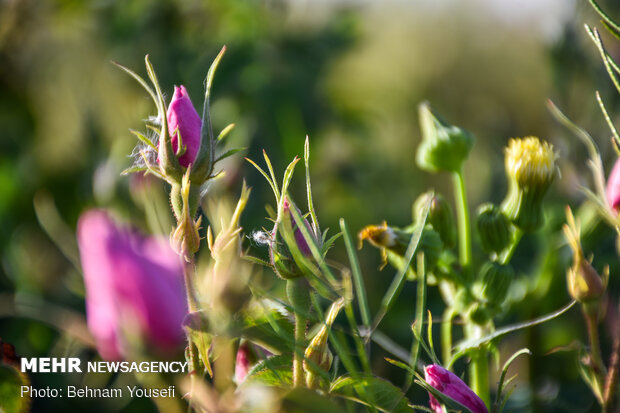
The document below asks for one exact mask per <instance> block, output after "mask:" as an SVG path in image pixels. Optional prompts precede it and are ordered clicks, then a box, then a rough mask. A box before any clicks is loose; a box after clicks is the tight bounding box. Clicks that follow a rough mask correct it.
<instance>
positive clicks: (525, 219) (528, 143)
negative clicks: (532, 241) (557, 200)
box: [502, 136, 557, 231]
mask: <svg viewBox="0 0 620 413" xmlns="http://www.w3.org/2000/svg"><path fill="white" fill-rule="evenodd" d="M556 157H557V156H556V154H555V152H554V151H553V146H552V145H551V144H550V143H548V142H545V141H541V140H540V139H538V138H536V137H533V136H529V137H526V138H521V139H511V140H510V141H509V142H508V147H507V148H506V157H505V168H506V175H507V177H508V194H507V195H506V198H505V199H504V202H503V203H502V210H503V211H504V213H505V214H506V215H507V216H508V218H509V219H510V220H511V221H512V222H513V223H514V224H515V225H516V226H517V227H519V228H520V229H522V230H523V231H534V230H536V229H538V228H539V227H540V226H541V225H542V224H543V222H544V216H543V208H542V207H543V202H542V201H543V198H544V196H545V193H546V192H547V189H549V186H550V185H551V183H552V182H553V179H554V178H555V175H556V173H557V172H556V169H557V167H556V165H555V159H556Z"/></svg>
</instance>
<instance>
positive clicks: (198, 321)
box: [183, 311, 213, 376]
mask: <svg viewBox="0 0 620 413" xmlns="http://www.w3.org/2000/svg"><path fill="white" fill-rule="evenodd" d="M207 326H208V321H207V320H206V319H205V313H204V311H195V312H192V313H189V314H187V315H186V316H185V320H183V328H184V329H185V332H186V333H187V335H188V336H189V338H190V342H191V343H193V344H194V346H196V349H197V350H198V356H199V357H200V359H201V360H202V363H203V365H204V368H205V370H206V371H207V372H208V373H209V375H210V376H213V371H212V369H211V361H210V360H209V350H210V348H211V341H212V337H211V334H210V333H209V332H208V329H207Z"/></svg>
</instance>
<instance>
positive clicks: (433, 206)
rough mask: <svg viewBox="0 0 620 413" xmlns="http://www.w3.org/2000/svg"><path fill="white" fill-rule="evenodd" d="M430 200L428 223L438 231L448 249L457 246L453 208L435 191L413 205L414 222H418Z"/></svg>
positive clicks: (424, 194)
mask: <svg viewBox="0 0 620 413" xmlns="http://www.w3.org/2000/svg"><path fill="white" fill-rule="evenodd" d="M429 200H430V209H429V210H428V217H427V219H426V222H427V223H428V224H431V226H432V227H433V229H434V230H435V231H437V233H438V234H439V236H440V237H441V241H442V242H443V244H444V246H445V247H446V248H452V247H454V246H455V245H456V226H455V225H454V218H453V215H452V207H451V206H450V204H449V203H448V201H446V198H444V197H443V196H442V195H441V194H436V193H434V192H433V191H429V192H425V193H423V194H422V195H420V196H419V197H418V199H416V201H415V203H414V204H413V211H412V212H413V220H414V221H415V222H418V221H419V220H420V219H421V217H420V215H421V214H422V210H423V208H424V206H425V205H426V204H427V203H428V202H429Z"/></svg>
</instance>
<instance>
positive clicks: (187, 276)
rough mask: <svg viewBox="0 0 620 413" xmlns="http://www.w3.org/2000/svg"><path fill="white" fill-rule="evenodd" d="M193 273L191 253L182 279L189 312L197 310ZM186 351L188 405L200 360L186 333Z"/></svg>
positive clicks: (193, 266) (184, 264) (193, 265)
mask: <svg viewBox="0 0 620 413" xmlns="http://www.w3.org/2000/svg"><path fill="white" fill-rule="evenodd" d="M194 273H195V263H194V256H193V255H191V257H190V261H189V262H187V263H183V280H184V281H185V293H186V295H187V309H188V311H189V312H190V313H193V312H195V311H197V309H198V305H197V303H196V297H195V296H194V285H193V278H192V277H193V275H194ZM187 341H188V343H187V351H188V355H189V361H190V363H191V370H190V371H189V376H190V390H189V395H188V399H189V406H188V407H191V405H192V401H191V400H192V394H193V393H194V388H195V384H196V381H197V380H198V374H199V371H200V362H199V360H198V354H197V351H196V350H197V349H196V346H195V345H194V343H193V342H192V338H191V336H190V335H189V334H188V335H187Z"/></svg>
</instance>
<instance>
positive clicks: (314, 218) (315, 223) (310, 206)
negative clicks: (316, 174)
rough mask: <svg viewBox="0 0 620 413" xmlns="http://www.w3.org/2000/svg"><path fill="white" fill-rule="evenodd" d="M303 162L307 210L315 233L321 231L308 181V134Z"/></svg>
mask: <svg viewBox="0 0 620 413" xmlns="http://www.w3.org/2000/svg"><path fill="white" fill-rule="evenodd" d="M304 164H305V166H306V195H307V196H308V211H310V216H311V217H312V227H313V228H314V232H316V233H317V234H320V233H321V228H319V220H318V219H317V216H316V212H315V211H314V202H313V201H312V185H311V183H310V141H309V139H308V135H306V141H305V142H304Z"/></svg>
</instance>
